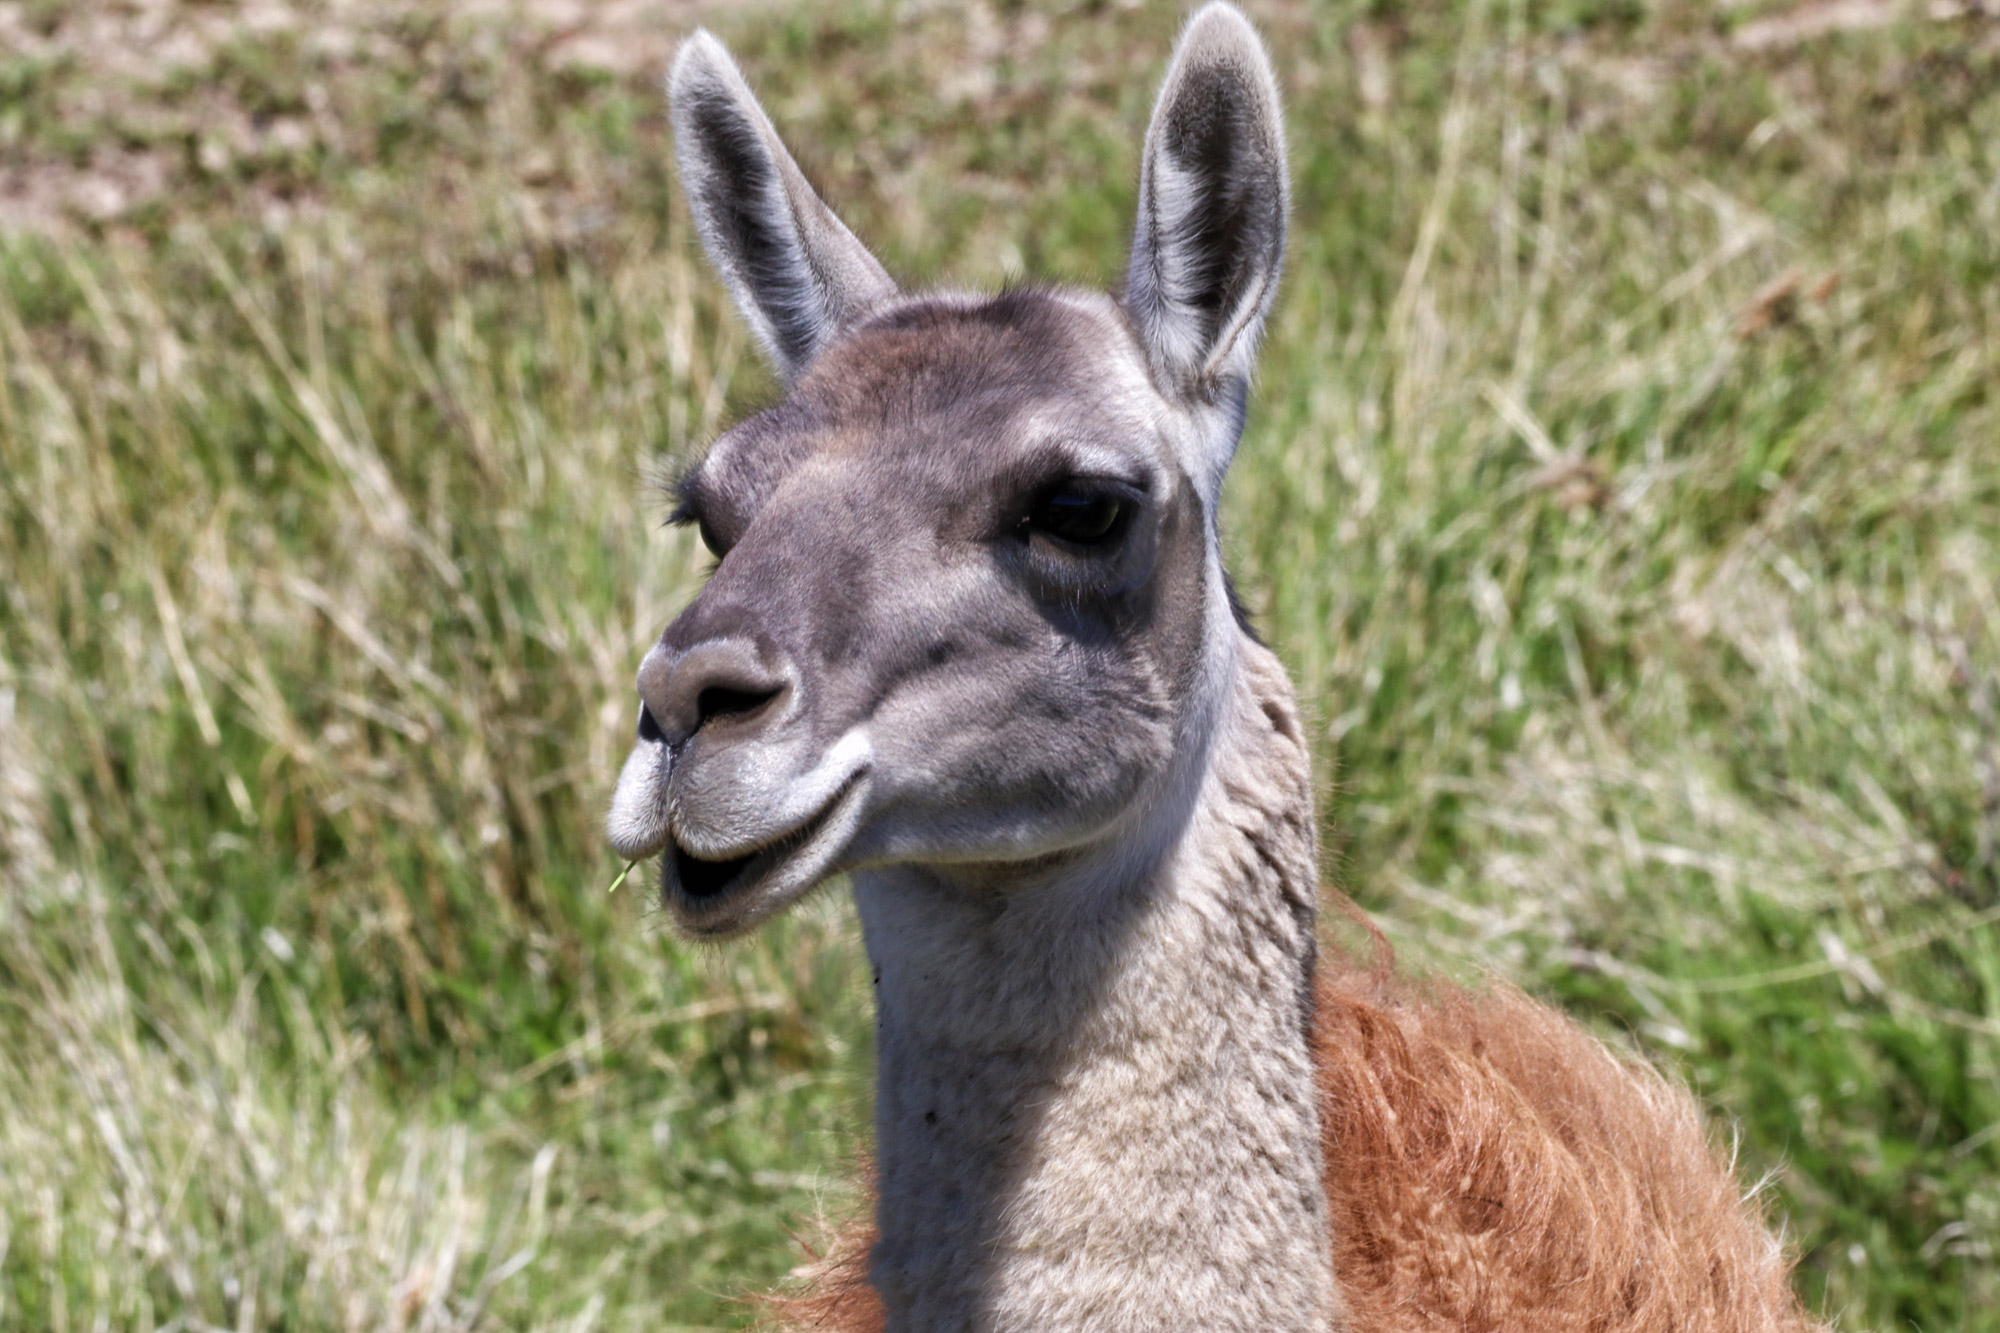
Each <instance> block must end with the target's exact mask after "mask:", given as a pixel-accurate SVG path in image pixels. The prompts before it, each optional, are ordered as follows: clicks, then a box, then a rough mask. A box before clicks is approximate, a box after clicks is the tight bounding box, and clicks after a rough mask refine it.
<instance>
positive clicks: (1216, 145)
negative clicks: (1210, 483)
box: [1125, 3, 1288, 480]
mask: <svg viewBox="0 0 2000 1333" xmlns="http://www.w3.org/2000/svg"><path fill="white" fill-rule="evenodd" d="M1287 193H1288V186H1287V184H1286V178H1285V131H1284V125H1283V122H1282V120H1281V119H1280V113H1279V108H1278V82H1277V79H1276V78H1275V77H1274V76H1273V75H1272V73H1271V62H1270V60H1269V59H1268V58H1267V57H1266V56H1265V54H1264V45H1263V43H1262V42H1260V41H1259V40H1258V39H1257V32H1256V29H1254V28H1252V27H1251V26H1250V22H1249V20H1248V19H1246V18H1244V17H1243V15H1242V14H1241V13H1240V12H1239V11H1238V10H1237V9H1236V8H1235V6H1233V5H1230V4H1226V3H1215V4H1211V5H1208V6H1206V7H1205V8H1203V9H1202V10H1201V12H1200V13H1198V14H1196V15H1195V16H1194V18H1193V19H1192V20H1191V21H1190V22H1189V23H1188V27H1187V31H1186V32H1185V33H1184V34H1183V35H1182V37H1181V41H1180V46H1179V48H1178V49H1177V50H1176V51H1175V52H1174V60H1173V64H1172V66H1171V67H1170V68H1169V69H1168V70H1167V78H1166V83H1165V84H1164V85H1163V86H1162V87H1161V89H1160V100H1159V102H1158V103H1157V104H1155V106H1154V108H1153V123H1152V125H1151V126H1150V127H1148V128H1147V130H1146V153H1145V159H1144V164H1143V166H1142V167H1141V168H1140V175H1139V221H1138V225H1137V227H1136V228H1135V231H1134V235H1133V237H1132V269H1131V272H1130V273H1129V274H1128V275H1127V277H1126V281H1125V304H1126V309H1127V310H1128V311H1129V312H1130V314H1131V316H1132V319H1133V322H1134V323H1135V324H1137V326H1138V329H1139V334H1140V337H1141V339H1142V340H1143V341H1144V342H1145V345H1146V351H1147V354H1148V356H1149V357H1150V359H1151V361H1152V367H1153V375H1154V378H1155V380H1156V381H1157V382H1158V384H1159V386H1160V388H1161V389H1162V390H1163V391H1165V392H1166V393H1167V394H1168V395H1169V396H1177V397H1179V398H1182V399H1184V400H1196V401H1201V402H1215V401H1217V400H1218V399H1219V398H1221V397H1223V396H1224V395H1232V394H1233V395H1237V396H1239V397H1240V395H1241V393H1242V391H1243V388H1244V387H1245V386H1246V385H1247V383H1248V380H1249V376H1250V370H1251V366H1252V364H1253V362H1254V361H1255V359H1256V354H1257V339H1258V336H1259V335H1260V334H1261V333H1262V332H1263V328H1264V316H1265V314H1266V313H1267V312H1268V311H1269V310H1270V308H1271V299H1272V297H1273V296H1274V295H1275V294H1276V292H1277V289H1278V270H1279V268H1280V266H1281V264H1282V262H1283V259H1284V253H1285V209H1286V202H1287ZM1231 447H1233V442H1232V445H1231ZM1227 464H1228V459H1227V458H1224V459H1222V460H1220V466H1218V467H1217V468H1216V476H1217V478H1218V480H1219V478H1220V472H1221V468H1222V467H1226V466H1227Z"/></svg>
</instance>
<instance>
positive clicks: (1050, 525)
mask: <svg viewBox="0 0 2000 1333" xmlns="http://www.w3.org/2000/svg"><path fill="white" fill-rule="evenodd" d="M1131 514H1132V502H1131V501H1130V500H1129V499H1127V498H1126V497H1125V496H1124V495H1121V494H1120V493H1119V492H1117V491H1115V490H1112V489H1110V488H1108V487H1105V486H1101V485H1095V486H1094V485H1085V484H1081V483H1077V482H1067V483H1065V484H1063V485H1061V486H1058V487H1057V488H1056V489H1055V490H1053V491H1050V492H1049V493H1048V494H1047V495H1044V496H1043V497H1042V498H1041V499H1039V500H1037V501H1036V502H1035V506H1034V508H1033V509H1030V510H1029V511H1028V517H1027V520H1026V523H1025V525H1024V526H1026V528H1027V529H1028V530H1029V531H1031V532H1045V533H1047V534H1048V535H1049V536H1051V537H1054V538H1055V539H1056V540H1058V541H1064V542H1068V543H1070V544H1071V545H1072V546H1103V545H1107V544H1109V543H1110V542H1113V541H1115V540H1117V538H1118V536H1119V535H1120V534H1121V533H1123V532H1124V531H1125V523H1126V520H1127V519H1129V518H1130V517H1131Z"/></svg>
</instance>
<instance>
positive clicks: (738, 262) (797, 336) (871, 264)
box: [667, 31, 896, 382]
mask: <svg viewBox="0 0 2000 1333" xmlns="http://www.w3.org/2000/svg"><path fill="white" fill-rule="evenodd" d="M667 100H668V103H669V104H670V106H671V107H672V109H673V119H674V142H675V146H676V149H677V152H678V156H679V159H680V168H681V184H682V185H683V187H685V188H686V190H687V192H688V202H689V204H690V205H691V206H692V207H693V210H694V222H695V227H696V229H697V230H699V231H700V233H701V240H702V245H703V247H704V248H706V249H707V251H708V257H709V260H710V262H712V263H713V264H714V265H715V267H716V268H717V269H718V270H719V271H720V272H721V274H722V280H723V281H724V282H725V283H727V284H728V286H729V290H730V293H731V295H733V296H734V297H735V298H736V304H737V306H738V308H740V309H741V310H742V311H743V317H744V318H745V319H747V320H748V321H749V322H750V328H751V331H752V332H754V333H755V334H756V335H757V341H758V342H760V343H762V344H763V345H764V350H765V352H767V353H768V354H769V355H770V358H771V362H772V364H773V365H774V366H776V367H777V370H778V373H779V374H780V375H781V376H783V377H784V379H785V380H786V381H788V382H789V381H790V380H792V379H794V378H796V377H797V375H798V374H799V372H800V371H802V370H804V369H805V368H806V366H807V365H808V364H809V363H810V362H811V361H812V359H813V357H815V356H817V355H818V354H819V353H820V351H822V350H823V349H824V348H825V347H826V345H827V344H828V343H830V342H832V341H833V340H834V339H835V338H836V337H838V336H839V335H840V333H841V331H842V330H843V329H845V328H847V327H848V326H849V325H851V324H853V323H854V321H855V320H857V319H859V318H860V317H861V316H862V315H863V314H865V313H866V312H867V311H868V310H870V309H871V308H873V307H874V306H876V305H878V304H880V303H881V302H883V301H885V300H887V299H889V298H890V297H892V296H894V295H895V294H896V284H895V282H894V280H892V279H891V278H890V277H889V275H888V274H887V273H886V272H884V271H883V268H882V265H881V264H880V263H878V262H876V259H875V256H873V255H871V254H869V253H868V250H867V247H865V246H863V245H862V244H861V242H860V241H858V240H856V239H855V238H854V233H853V232H851V231H849V230H848V229H847V228H846V227H845V226H844V225H842V223H841V221H840V219H839V218H837V217H835V216H834V215H833V210H832V209H830V208H828V207H827V206H826V205H825V204H824V203H822V202H821V201H820V197H819V196H818V195H817V194H814V193H813V188H812V186H810V185H808V184H807V183H806V178H805V175H804V173H803V172H801V171H800V170H799V167H798V163H796V162H794V161H793V160H792V155H791V154H790V153H788V152H786V151H785V146H784V144H782V143H780V142H779V141H778V132H777V131H776V130H775V129H773V128H772V127H771V119H770V117H769V116H766V115H765V114H764V108H763V107H761V106H759V105H758V104H757V98H756V95H755V94H753V93H752V92H751V91H750V86H749V85H748V84H747V83H745V82H744V81H743V74H742V72H741V71H740V70H738V69H737V68H736V62H735V61H734V60H731V59H730V58H729V52H728V50H727V49H726V48H725V47H724V46H723V45H722V43H721V42H719V41H717V40H716V39H715V38H714V37H712V36H710V35H709V34H708V33H707V32H705V31H698V32H696V33H695V34H694V35H693V36H692V37H689V38H688V39H687V40H686V41H685V42H683V43H681V48H680V52H679V53H678V54H677V55H676V56H675V57H674V70H673V74H672V75H671V76H670V77H669V78H668V81H667Z"/></svg>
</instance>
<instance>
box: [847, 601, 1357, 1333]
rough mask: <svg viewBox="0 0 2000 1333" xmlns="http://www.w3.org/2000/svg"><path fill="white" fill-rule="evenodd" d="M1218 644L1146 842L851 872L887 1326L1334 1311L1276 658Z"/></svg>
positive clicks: (1310, 874)
mask: <svg viewBox="0 0 2000 1333" xmlns="http://www.w3.org/2000/svg"><path fill="white" fill-rule="evenodd" d="M1234 648H1235V651H1234V653H1233V661H1232V662H1231V663H1230V666H1229V673H1228V678H1227V680H1226V681H1225V682H1223V684H1224V686H1225V688H1223V689H1222V690H1221V691H1219V697H1218V699H1217V705H1218V707H1217V711H1218V716H1217V717H1216V718H1215V725H1214V728H1213V731H1212V734H1211V736H1210V738H1209V744H1208V745H1207V746H1206V747H1204V749H1205V753H1204V754H1203V755H1202V758H1203V759H1204V760H1205V762H1203V763H1202V765H1201V771H1200V773H1199V775H1198V781H1196V782H1194V783H1192V784H1191V788H1190V789H1191V793H1192V795H1191V799H1189V800H1187V801H1184V802H1181V803H1179V804H1178V808H1175V809H1167V810H1163V811H1162V812H1161V816H1162V817H1163V818H1169V819H1172V820H1175V821H1177V822H1178V825H1179V827H1178V828H1177V829H1176V830H1169V831H1168V833H1169V836H1165V837H1162V838H1161V839H1160V841H1159V843H1158V845H1159V847H1160V848H1161V850H1160V852H1159V853H1158V854H1157V855H1156V856H1153V857H1151V858H1150V860H1148V859H1145V858H1140V859H1138V860H1137V863H1136V865H1135V863H1134V861H1135V859H1134V858H1132V857H1130V856H1129V855H1128V856H1126V857H1124V858H1122V860H1121V859H1119V858H1116V857H1113V858H1112V859H1111V860H1109V861H1102V862H1099V863H1097V864H1096V865H1093V866H1083V867H1077V866H1071V867H1069V868H1067V869H1066V870H1064V871H1060V872H1056V873H1055V874H1053V875H1047V876H1046V877H1045V878H1044V880H1043V881H1041V882H1036V883H1019V884H1009V885H1005V886H994V885H991V884H986V885H983V886H968V885H966V884H964V883H962V882H955V881H954V882H947V881H946V880H945V879H944V878H943V877H942V876H940V875H938V874H937V873H935V872H930V871H924V870H915V869H896V870H891V871H884V872H877V873H871V874H863V875H857V876H856V881H855V896H856V900H857V902H858V903H859V905H860V910H861V918H862V926H863V930H864V932H865V934H866V937H867V943H868V950H869V954H870V957H871V959H872V961H873V963H874V967H875V978H876V987H877V1002H878V1006H879V1022H878V1028H879V1037H878V1057H877V1058H878V1062H879V1068H878V1075H879V1080H878V1092H877V1103H876V1119H877V1160H878V1165H879V1169H880V1183H879V1189H880V1198H879V1204H878V1219H877V1220H878V1224H879V1228H880V1233H881V1241H880V1243H879V1244H878V1246H877V1248H876V1250H875V1253H874V1255H873V1259H872V1265H871V1280H872V1281H873V1282H874V1284H875V1286H876V1287H877V1289H878V1290H879V1292H880V1293H881V1296H882V1299H883V1303H884V1305H885V1307H886V1308H887V1311H888V1328H889V1329H890V1330H891V1333H907V1331H914V1330H924V1331H925V1333H929V1331H931V1330H942V1329H954V1330H955V1329H980V1330H987V1329H992V1330H1003V1329H1004V1330H1017V1329H1018V1330H1037V1331H1038V1333H1064V1331H1065V1330H1082V1329H1086V1328H1088V1329H1092V1330H1121V1329H1135V1330H1136V1329H1141V1328H1144V1329H1158V1328H1189V1329H1195V1328H1199V1329H1207V1330H1235V1329H1244V1330H1248V1329H1258V1330H1267V1331H1268V1330H1302V1329H1307V1328H1311V1329H1321V1330H1323V1329H1326V1328H1328V1327H1330V1326H1332V1325H1333V1323H1334V1322H1335V1316H1336V1313H1337V1309H1336V1307H1337V1297H1336V1294H1335V1291H1334V1285H1333V1278H1332V1272H1331V1261H1330V1254H1331V1247H1330V1245H1329V1243H1328V1236H1327V1221H1326V1203H1325V1198H1324V1196H1323V1194H1322V1190H1321V1183H1320V1182H1321V1169H1320V1163H1321V1157H1320V1140H1319V1121H1318V1114H1317V1108H1316V1101H1315V1094H1314V1079H1313V1072H1312V1064H1311V1060H1310V1057H1309V1054H1308V1045H1307V1027H1308V1024H1309V1020H1310V995H1311V969H1312V963H1313V956H1314V916H1315V912H1316V906H1317V887H1316V886H1317V882H1318V881H1317V865H1316V851H1317V848H1316V842H1315V832H1314V818H1313V802H1312V791H1311V778H1310V769H1309V765H1308V761H1307V756H1306V750H1305V745H1304V740H1303V736H1302V733H1301V729H1300V725H1299V720H1298V714H1297V708H1296V704H1295V702H1294V699H1293V696H1292V691H1291V687H1290V683H1289V682H1288V681H1287V680H1286V679H1285V675H1284V672H1283V670H1282V668H1280V667H1279V666H1278V664H1277V661H1276V659H1275V658H1273V657H1272V656H1271V654H1270V653H1269V652H1268V651H1267V650H1266V649H1264V648H1263V647H1261V646H1260V645H1258V644H1255V643H1254V642H1251V641H1250V640H1249V639H1247V638H1242V639H1240V640H1238V642H1237V643H1236V644H1235V645H1234ZM1127 841H1129V839H1127ZM1107 864H1115V865H1122V866H1123V867H1124V870H1125V872H1126V873H1123V874H1118V873H1106V872H1105V871H1104V870H1103V866H1104V865H1107ZM1045 875H1046V872H1045Z"/></svg>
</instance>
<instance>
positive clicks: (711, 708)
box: [694, 685, 783, 730]
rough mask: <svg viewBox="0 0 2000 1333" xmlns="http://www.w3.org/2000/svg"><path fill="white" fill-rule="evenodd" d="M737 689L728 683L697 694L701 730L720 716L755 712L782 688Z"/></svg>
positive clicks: (697, 710)
mask: <svg viewBox="0 0 2000 1333" xmlns="http://www.w3.org/2000/svg"><path fill="white" fill-rule="evenodd" d="M782 688H783V687H782V686H781V687H779V689H771V690H735V689H731V688H729V687H728V686H726V685H711V686H709V687H708V688H707V689H705V690H703V691H702V692H701V693H700V694H698V695H696V696H695V700H694V711H695V717H696V719H697V721H696V723H695V727H696V729H697V730H699V729H700V728H702V727H705V726H707V725H708V724H709V723H710V722H713V721H715V719H717V718H719V717H740V716H742V715H744V714H748V713H754V712H756V711H757V710H758V709H760V708H762V707H763V706H764V705H765V704H767V703H769V702H771V700H773V699H775V698H777V697H778V695H779V693H780V692H781V690H782Z"/></svg>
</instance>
